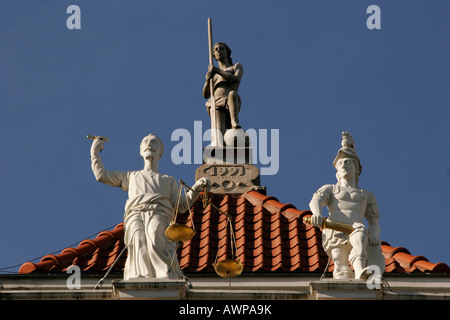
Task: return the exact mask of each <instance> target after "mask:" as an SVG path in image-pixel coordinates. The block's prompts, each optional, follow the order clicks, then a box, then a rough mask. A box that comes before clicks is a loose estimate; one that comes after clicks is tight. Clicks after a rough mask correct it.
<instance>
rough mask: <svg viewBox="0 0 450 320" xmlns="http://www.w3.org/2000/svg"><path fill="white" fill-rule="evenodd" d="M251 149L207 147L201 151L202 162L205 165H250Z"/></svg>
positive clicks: (251, 161) (251, 159)
mask: <svg viewBox="0 0 450 320" xmlns="http://www.w3.org/2000/svg"><path fill="white" fill-rule="evenodd" d="M252 152H253V151H252V148H251V147H227V146H217V147H212V146H207V147H206V148H205V149H203V162H204V163H206V164H251V163H253V157H252Z"/></svg>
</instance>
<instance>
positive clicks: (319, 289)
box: [309, 279, 383, 300]
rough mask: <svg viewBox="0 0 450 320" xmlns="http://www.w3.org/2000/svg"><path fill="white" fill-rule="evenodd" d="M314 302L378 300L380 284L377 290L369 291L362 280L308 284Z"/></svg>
mask: <svg viewBox="0 0 450 320" xmlns="http://www.w3.org/2000/svg"><path fill="white" fill-rule="evenodd" d="M309 291H310V295H311V297H312V299H314V300H379V299H383V291H382V284H380V286H379V289H369V287H368V286H367V283H366V281H363V280H356V279H350V280H336V279H324V280H320V281H313V282H310V284H309Z"/></svg>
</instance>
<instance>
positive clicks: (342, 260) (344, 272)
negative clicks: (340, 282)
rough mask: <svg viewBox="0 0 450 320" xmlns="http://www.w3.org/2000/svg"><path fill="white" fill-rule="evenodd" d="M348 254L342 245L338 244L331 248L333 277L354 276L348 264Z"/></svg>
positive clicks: (344, 277) (347, 277) (349, 277)
mask: <svg viewBox="0 0 450 320" xmlns="http://www.w3.org/2000/svg"><path fill="white" fill-rule="evenodd" d="M348 254H349V251H348V249H347V248H346V247H344V246H339V247H336V248H333V249H332V250H331V259H332V260H333V263H334V271H333V278H334V279H351V278H353V277H354V273H353V271H352V269H351V268H350V266H349V265H348Z"/></svg>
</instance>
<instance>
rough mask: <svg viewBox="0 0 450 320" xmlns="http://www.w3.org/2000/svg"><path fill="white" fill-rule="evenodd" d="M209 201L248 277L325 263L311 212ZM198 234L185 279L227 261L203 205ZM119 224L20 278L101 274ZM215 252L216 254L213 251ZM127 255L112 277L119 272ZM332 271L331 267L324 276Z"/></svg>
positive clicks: (409, 262)
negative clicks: (309, 221) (309, 220)
mask: <svg viewBox="0 0 450 320" xmlns="http://www.w3.org/2000/svg"><path fill="white" fill-rule="evenodd" d="M210 201H211V202H212V203H213V204H215V205H216V206H217V207H219V208H220V209H221V210H222V211H223V212H225V213H227V214H229V215H230V216H231V217H232V221H233V230H234V234H235V239H236V241H235V243H236V248H237V256H239V258H240V261H241V262H242V263H243V265H244V271H243V273H250V272H264V273H267V272H299V273H305V272H317V273H322V272H323V271H324V269H325V267H326V264H327V261H328V257H327V255H326V254H325V252H324V250H323V248H322V238H321V236H322V233H321V231H320V229H318V228H315V227H312V226H310V225H305V224H304V223H303V222H302V219H301V218H302V217H304V216H307V215H310V214H311V212H310V211H300V210H297V209H296V208H295V207H294V206H293V205H292V204H283V203H281V202H279V201H278V200H277V199H276V198H275V197H270V196H266V195H263V194H261V193H259V192H256V191H250V192H248V193H245V194H243V195H219V194H210ZM191 210H192V212H193V213H194V214H193V217H194V218H193V220H194V221H193V222H194V226H195V229H196V231H197V234H196V235H195V236H194V237H193V238H192V239H191V240H190V241H187V242H185V243H183V244H181V245H180V247H179V249H178V257H179V260H180V265H181V268H182V269H183V271H184V272H185V273H194V272H208V273H209V272H214V268H213V263H214V261H215V259H216V256H217V261H221V260H222V259H225V258H226V257H230V256H231V249H232V248H231V245H230V243H231V242H230V241H229V239H230V233H229V228H227V222H226V217H225V216H224V215H222V214H219V213H217V211H216V210H215V209H214V208H212V207H211V205H208V206H207V207H206V208H203V207H202V203H201V201H197V202H196V203H195V204H194V205H193V207H192V209H191ZM178 222H180V223H186V224H187V225H189V226H192V221H191V220H190V218H189V215H188V214H179V215H178ZM123 246H124V245H123V223H120V224H118V225H117V226H116V227H115V228H114V229H113V230H111V231H103V232H100V233H99V234H98V236H97V237H96V238H95V239H86V240H83V241H82V242H81V243H80V245H79V246H78V247H76V248H66V249H64V250H63V251H62V252H61V253H60V254H57V255H46V256H44V257H43V258H42V259H41V261H40V262H38V263H32V262H26V263H24V264H23V265H22V266H21V268H20V270H19V273H21V274H28V273H47V272H48V273H58V272H65V271H66V270H67V268H68V267H69V266H70V265H78V266H79V267H80V268H81V270H82V271H83V272H91V273H98V272H105V271H106V270H108V268H109V267H110V266H111V265H112V264H113V263H114V261H115V260H116V258H117V257H118V255H119V254H120V252H121V251H122V249H123ZM219 247H220V249H219V252H217V250H218V248H219ZM382 250H383V254H384V256H385V258H386V273H450V268H449V267H448V265H446V264H444V263H431V262H429V261H428V260H427V259H426V258H424V257H422V256H414V255H411V254H410V253H409V251H408V250H406V249H405V248H403V247H397V248H394V247H392V246H391V245H389V244H388V243H387V242H383V243H382ZM125 260H126V253H125V254H123V255H122V257H121V258H120V259H119V261H118V262H117V263H116V265H115V267H114V268H113V270H112V272H120V271H122V270H123V268H124V265H125ZM332 270H333V263H332V262H331V264H330V266H329V268H328V271H330V272H331V271H332Z"/></svg>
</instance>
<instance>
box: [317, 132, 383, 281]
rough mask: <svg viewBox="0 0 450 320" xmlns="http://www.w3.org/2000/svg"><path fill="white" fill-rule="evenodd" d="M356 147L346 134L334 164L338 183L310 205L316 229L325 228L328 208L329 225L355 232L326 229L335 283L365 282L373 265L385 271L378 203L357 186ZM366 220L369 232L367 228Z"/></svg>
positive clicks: (325, 188)
mask: <svg viewBox="0 0 450 320" xmlns="http://www.w3.org/2000/svg"><path fill="white" fill-rule="evenodd" d="M354 146H355V144H354V141H353V137H352V136H351V135H350V134H349V133H348V132H343V133H342V148H341V149H339V151H338V154H337V156H336V158H335V159H334V161H333V166H334V167H335V168H336V171H337V173H336V177H337V183H336V184H335V185H332V184H327V185H324V186H323V187H321V188H319V190H317V191H316V192H315V193H314V195H313V197H312V200H311V202H310V204H309V206H310V209H311V212H312V214H313V215H312V217H311V223H312V224H313V225H315V226H317V227H321V226H322V225H323V224H322V223H323V216H322V209H323V207H324V206H327V207H328V211H329V216H328V220H329V221H332V222H338V223H343V224H347V225H351V226H352V227H353V228H354V231H353V232H352V233H350V234H348V233H344V232H341V231H337V230H332V229H323V234H322V241H323V247H324V249H325V251H326V253H327V254H328V256H329V257H330V258H331V259H332V260H333V262H334V271H333V278H335V279H351V278H356V279H366V278H367V277H368V276H369V275H370V270H371V268H370V266H371V265H375V266H378V267H379V268H380V270H381V273H383V272H384V269H385V259H384V257H383V255H382V253H381V243H380V226H379V223H378V220H379V211H378V206H377V201H376V198H375V196H374V194H373V193H372V192H370V191H368V190H364V189H360V188H359V186H358V179H359V175H360V174H361V170H362V166H361V163H360V160H359V157H358V155H357V153H356V150H355V148H354ZM364 218H365V219H366V220H367V223H368V228H367V227H366V226H365V224H364ZM349 263H350V265H351V266H352V267H353V270H352V268H350V266H349Z"/></svg>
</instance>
